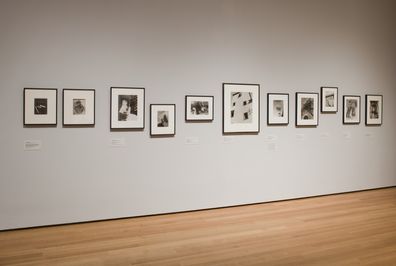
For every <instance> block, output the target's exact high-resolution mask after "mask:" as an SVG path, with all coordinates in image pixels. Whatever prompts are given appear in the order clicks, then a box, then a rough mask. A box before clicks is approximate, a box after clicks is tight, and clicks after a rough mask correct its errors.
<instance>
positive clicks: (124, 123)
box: [110, 87, 145, 129]
mask: <svg viewBox="0 0 396 266" xmlns="http://www.w3.org/2000/svg"><path fill="white" fill-rule="evenodd" d="M110 95H111V96H110V106H111V110H110V111H111V112H110V129H144V101H145V99H144V88H133V87H111V88H110Z"/></svg>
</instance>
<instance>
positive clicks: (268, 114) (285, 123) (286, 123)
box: [267, 93, 290, 126]
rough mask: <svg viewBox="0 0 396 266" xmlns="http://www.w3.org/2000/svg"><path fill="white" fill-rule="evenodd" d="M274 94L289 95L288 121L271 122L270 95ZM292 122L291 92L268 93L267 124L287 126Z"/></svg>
mask: <svg viewBox="0 0 396 266" xmlns="http://www.w3.org/2000/svg"><path fill="white" fill-rule="evenodd" d="M272 95H279V96H287V122H283V123H272V122H270V110H269V107H270V97H271V96H272ZM289 122H290V95H289V93H267V125H268V126H287V125H289Z"/></svg>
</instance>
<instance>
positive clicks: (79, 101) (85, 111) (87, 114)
mask: <svg viewBox="0 0 396 266" xmlns="http://www.w3.org/2000/svg"><path fill="white" fill-rule="evenodd" d="M62 94H63V112H62V117H63V125H64V126H93V125H95V90H93V89H63V93H62Z"/></svg>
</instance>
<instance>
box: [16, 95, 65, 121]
mask: <svg viewBox="0 0 396 266" xmlns="http://www.w3.org/2000/svg"><path fill="white" fill-rule="evenodd" d="M57 98H58V90H57V89H41V88H25V89H24V90H23V108H24V110H23V124H24V125H25V126H56V124H57V103H58V99H57Z"/></svg>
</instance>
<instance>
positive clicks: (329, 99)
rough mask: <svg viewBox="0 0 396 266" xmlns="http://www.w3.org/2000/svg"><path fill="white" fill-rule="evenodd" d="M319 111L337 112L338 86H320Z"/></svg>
mask: <svg viewBox="0 0 396 266" xmlns="http://www.w3.org/2000/svg"><path fill="white" fill-rule="evenodd" d="M320 92H321V93H320V95H321V105H320V106H321V108H322V109H321V111H322V113H337V112H338V88H337V87H321V88H320Z"/></svg>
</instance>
